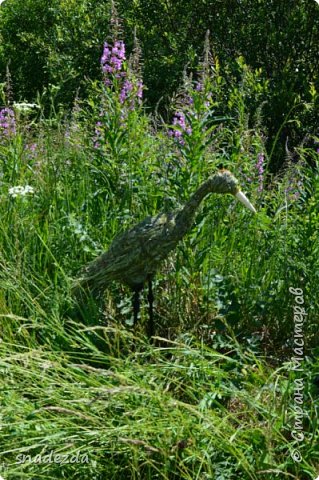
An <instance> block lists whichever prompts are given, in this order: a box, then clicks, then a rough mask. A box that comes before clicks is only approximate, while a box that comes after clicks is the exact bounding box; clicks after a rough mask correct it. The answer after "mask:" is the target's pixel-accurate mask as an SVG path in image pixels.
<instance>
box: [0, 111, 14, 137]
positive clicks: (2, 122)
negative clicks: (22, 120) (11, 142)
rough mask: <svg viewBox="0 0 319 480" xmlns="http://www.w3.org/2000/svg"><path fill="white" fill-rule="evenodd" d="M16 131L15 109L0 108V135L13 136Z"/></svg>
mask: <svg viewBox="0 0 319 480" xmlns="http://www.w3.org/2000/svg"><path fill="white" fill-rule="evenodd" d="M15 133H16V120H15V115H14V111H13V110H12V109H11V108H2V109H1V110H0V135H1V136H4V137H11V136H12V135H14V134H15Z"/></svg>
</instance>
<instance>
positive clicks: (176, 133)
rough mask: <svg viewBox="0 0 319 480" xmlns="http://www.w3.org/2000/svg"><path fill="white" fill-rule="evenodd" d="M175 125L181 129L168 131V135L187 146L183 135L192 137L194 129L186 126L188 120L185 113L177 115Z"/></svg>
mask: <svg viewBox="0 0 319 480" xmlns="http://www.w3.org/2000/svg"><path fill="white" fill-rule="evenodd" d="M173 125H174V126H176V127H179V128H178V129H175V128H174V129H170V130H168V135H169V136H170V137H173V138H176V139H177V140H178V143H179V144H181V145H185V141H184V139H183V134H184V133H186V134H187V135H191V133H192V129H191V127H187V126H186V118H185V115H184V113H183V112H176V113H175V115H174V118H173Z"/></svg>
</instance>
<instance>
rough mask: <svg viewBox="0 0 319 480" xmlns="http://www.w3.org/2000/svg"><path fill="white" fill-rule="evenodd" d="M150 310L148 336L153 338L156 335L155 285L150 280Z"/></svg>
mask: <svg viewBox="0 0 319 480" xmlns="http://www.w3.org/2000/svg"><path fill="white" fill-rule="evenodd" d="M147 298H148V308H149V310H148V311H149V321H148V332H147V333H148V336H149V337H150V338H151V337H152V336H153V335H154V317H153V302H154V295H153V285H152V280H151V279H149V280H148V297H147Z"/></svg>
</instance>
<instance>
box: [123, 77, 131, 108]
mask: <svg viewBox="0 0 319 480" xmlns="http://www.w3.org/2000/svg"><path fill="white" fill-rule="evenodd" d="M132 90H133V83H132V82H131V81H130V80H127V79H126V80H124V82H123V86H122V90H121V93H120V102H121V103H124V102H125V100H126V99H127V98H128V96H129V94H130V92H131V91H132Z"/></svg>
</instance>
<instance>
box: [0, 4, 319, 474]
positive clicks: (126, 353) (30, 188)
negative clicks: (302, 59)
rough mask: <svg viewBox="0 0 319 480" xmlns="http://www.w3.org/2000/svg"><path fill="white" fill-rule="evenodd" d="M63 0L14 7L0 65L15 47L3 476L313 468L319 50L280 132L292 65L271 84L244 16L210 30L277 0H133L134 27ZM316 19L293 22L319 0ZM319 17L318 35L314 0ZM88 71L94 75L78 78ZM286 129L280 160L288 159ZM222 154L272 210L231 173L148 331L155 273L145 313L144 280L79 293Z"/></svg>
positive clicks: (103, 7) (0, 421) (6, 98)
mask: <svg viewBox="0 0 319 480" xmlns="http://www.w3.org/2000/svg"><path fill="white" fill-rule="evenodd" d="M268 3H270V2H268ZM286 3H287V4H288V5H290V3H289V2H286ZM184 5H185V3H184ZM205 5H206V7H205V8H208V7H209V4H208V2H206V4H205ZM280 5H281V2H274V3H271V6H272V9H273V11H274V12H276V14H274V15H275V16H274V17H273V18H274V19H275V20H276V22H277V21H278V22H284V20H283V19H282V17H281V16H280V15H279V13H280V10H279V6H280ZM46 6H47V9H45V8H44V2H42V1H40V0H34V1H31V0H26V1H25V2H24V3H21V2H20V1H19V2H18V1H15V0H5V3H4V4H3V6H2V7H1V29H2V30H1V32H2V36H3V42H2V43H1V49H2V50H1V55H2V57H1V58H2V68H3V72H4V71H5V63H6V62H5V61H4V59H5V58H7V57H6V56H7V55H8V52H11V53H10V58H11V62H12V63H11V64H10V72H11V79H10V78H9V77H10V75H8V74H7V76H6V82H4V84H3V89H2V98H3V102H4V106H3V108H0V182H1V191H0V318H1V325H0V407H1V408H0V477H1V478H4V480H11V479H12V480H17V479H18V480H20V479H21V480H22V479H27V480H34V479H38V478H42V479H43V480H51V479H53V478H54V479H56V478H79V479H86V478H90V479H93V480H104V479H105V478H111V479H112V478H114V479H119V480H121V479H123V480H124V479H132V480H136V479H141V480H153V479H162V480H181V479H185V480H194V479H198V480H222V479H227V480H231V479H238V478H239V479H244V480H248V479H250V480H257V479H258V480H259V479H262V480H276V479H278V478H292V479H294V480H313V479H314V478H315V477H316V476H317V475H318V468H319V454H318V448H317V445H318V440H319V438H318V419H319V412H318V402H317V401H316V400H317V398H318V393H319V392H318V353H319V352H318V341H317V335H318V333H317V332H318V326H319V324H318V311H319V237H318V224H319V214H318V212H319V208H318V207H319V171H318V166H317V165H318V157H319V147H318V140H319V139H318V136H316V135H311V131H310V127H309V131H308V132H307V133H308V136H309V141H305V142H301V143H300V142H299V140H298V139H297V137H298V135H302V134H303V129H306V124H304V125H301V124H299V123H298V122H300V121H301V118H302V119H303V120H305V121H306V119H307V121H309V122H310V123H309V125H310V126H311V125H312V123H311V122H312V121H313V119H314V118H315V115H316V111H315V109H314V107H315V102H316V101H317V100H316V99H317V94H316V90H315V88H316V87H315V79H316V75H317V72H315V71H314V72H312V74H313V77H312V79H313V84H312V85H310V90H309V89H308V87H309V83H308V81H309V78H310V77H309V75H310V73H309V71H307V72H308V73H307V72H306V73H305V77H304V80H303V86H300V89H301V90H300V91H301V93H300V98H299V97H298V99H297V100H298V102H299V103H294V102H295V101H296V100H295V97H294V95H295V93H296V91H297V90H296V89H295V87H296V86H294V87H293V88H292V90H290V93H289V92H288V93H287V98H288V97H289V101H290V100H291V102H292V103H291V105H290V104H289V105H288V103H289V102H288V103H287V104H286V103H285V101H284V100H283V99H282V98H279V96H278V102H279V100H280V101H281V100H282V101H283V105H284V106H283V109H284V110H285V109H286V108H289V109H290V110H291V111H290V115H291V117H289V116H287V115H288V113H289V112H288V111H287V112H286V111H285V113H284V115H286V117H287V118H286V121H285V123H283V121H279V123H278V126H279V128H278V129H277V130H274V138H273V142H272V143H269V141H270V140H269V138H270V137H268V133H267V132H268V131H269V130H270V123H269V121H270V120H269V119H267V116H266V109H267V108H269V115H270V114H272V111H271V109H270V106H271V105H273V108H275V105H276V103H275V98H276V95H279V93H278V92H280V88H281V87H282V88H283V89H286V88H287V85H286V86H285V83H284V80H282V82H283V83H282V85H281V87H280V85H279V84H280V82H279V84H278V85H276V88H275V87H274V86H275V83H274V82H275V74H274V73H271V75H270V73H269V72H268V73H267V74H266V73H265V70H264V66H263V65H262V64H261V59H259V60H258V62H260V63H258V62H257V60H256V62H257V63H256V64H254V65H253V67H250V66H249V65H248V63H250V64H253V60H252V58H248V50H249V48H248V46H249V41H248V40H249V38H250V37H249V32H248V31H247V30H245V32H246V33H243V32H242V31H241V30H240V32H239V33H238V37H236V35H235V34H234V37H232V36H230V37H231V39H232V38H233V40H232V41H233V43H234V50H233V51H232V54H231V55H229V58H227V50H226V48H227V45H226V37H227V35H226V36H225V37H222V33H223V30H222V29H221V30H220V32H219V35H220V39H221V40H220V45H219V47H218V43H217V40H216V38H217V34H218V29H217V28H216V31H215V33H214V31H213V29H212V32H211V35H210V40H211V42H212V44H213V52H212V50H211V48H210V42H209V36H208V35H206V39H205V41H204V40H203V39H202V38H201V39H200V37H201V36H204V34H203V31H202V30H203V29H204V28H206V27H207V26H210V27H211V25H208V24H207V22H209V21H213V19H215V17H217V14H218V15H224V17H223V18H224V19H225V18H226V17H227V19H228V20H227V22H228V23H226V25H228V27H227V28H229V32H232V31H233V28H234V27H233V24H232V22H233V21H234V19H235V18H237V17H236V15H237V16H238V15H239V13H238V12H239V11H242V13H243V12H245V13H246V14H247V18H249V16H251V22H256V28H257V27H258V28H260V29H261V31H263V29H264V30H265V31H266V30H267V25H266V26H264V25H263V22H262V19H263V17H260V16H259V17H258V16H257V17H256V18H255V16H254V12H255V13H256V9H257V10H258V9H259V10H258V12H259V13H260V15H261V12H264V14H265V10H264V8H265V5H264V2H254V3H253V2H251V3H249V2H246V1H242V2H229V3H227V2H215V3H214V4H213V5H212V6H214V8H215V7H216V8H217V6H219V9H218V10H216V11H215V14H214V15H215V16H214V17H211V18H210V17H209V16H206V17H207V18H206V17H205V15H204V13H205V11H207V10H205V8H204V2H197V7H196V8H198V10H197V13H198V19H199V21H198V25H196V24H195V22H193V23H192V25H190V22H191V17H190V13H189V12H190V11H193V10H192V9H195V2H194V4H193V6H192V2H189V7H191V6H192V8H189V11H188V10H187V9H185V8H184V9H183V8H182V4H181V3H180V2H178V1H177V2H174V3H171V4H169V3H165V4H164V2H156V3H155V2H154V4H153V3H152V2H148V3H147V5H142V3H138V2H134V3H133V2H127V5H126V8H124V7H125V4H124V2H122V3H121V2H120V3H119V10H120V13H121V16H122V18H123V19H124V24H123V26H122V27H121V26H120V25H119V24H118V23H117V21H116V16H115V14H114V6H112V5H110V4H108V3H104V2H99V3H98V2H94V1H93V0H92V1H90V2H89V1H87V2H84V1H83V2H81V3H79V2H73V1H63V2H62V1H59V2H58V1H54V0H51V1H50V2H46ZM290 6H291V8H290V13H291V19H294V18H295V17H296V18H297V19H298V18H299V17H298V15H297V14H298V12H299V13H300V12H304V13H305V12H306V5H305V4H304V2H299V3H298V5H297V3H296V2H294V3H293V4H292V3H291V5H290ZM142 7H143V8H142ZM226 7H227V8H228V9H230V10H227V8H226ZM244 7H245V8H246V10H244ZM248 7H249V8H248ZM297 7H298V8H299V7H300V9H301V10H300V9H298V8H297ZM307 8H308V7H307ZM28 9H29V10H28ZM167 9H168V10H169V13H171V17H169V19H170V22H168V21H166V20H167V13H168V12H167ZM241 9H243V10H241ZM307 11H308V10H307ZM309 11H311V9H310V10H309ZM36 12H37V13H36ZM227 12H228V13H229V12H232V14H233V16H232V15H228V16H227V15H226V14H227ZM36 14H37V15H42V17H41V18H42V22H39V23H38V24H35V15H36ZM182 14H183V15H182ZM248 14H249V15H248ZM28 15H29V16H30V22H28V21H27V18H28ZM139 16H140V17H139ZM33 17H34V18H33ZM146 17H147V18H146ZM179 17H180V23H179V24H178V25H180V30H179V31H174V25H175V30H176V23H175V24H174V22H173V19H174V21H175V20H176V18H179ZM138 18H139V20H137V19H138ZM156 18H157V21H155V19H156ZM18 19H20V20H19V21H17V20H18ZM75 19H77V20H76V21H73V20H75ZM33 20H34V24H33V25H32V22H33ZM109 20H110V22H111V23H110V26H109V23H108V22H109ZM299 20H300V21H299V23H298V22H297V20H296V25H295V28H296V29H297V28H298V26H299V28H301V26H300V25H306V22H308V21H310V18H308V14H307V15H306V13H305V15H302V16H301V18H300V19H299ZM15 21H16V25H15V23H14V22H15ZM165 21H166V23H167V24H168V23H169V24H170V30H169V29H168V27H165ZM237 21H238V22H239V18H237ZM291 21H292V20H291ZM269 22H270V20H269ZM303 22H304V23H303ZM136 23H137V24H138V25H137V27H138V29H137V30H138V36H139V37H140V40H141V42H142V44H143V49H142V50H143V51H144V80H143V78H142V68H141V48H140V44H139V42H138V41H137V39H136V38H135V40H133V38H131V37H129V38H131V41H128V42H125V41H124V31H125V29H126V31H129V32H130V34H131V33H132V27H133V25H134V24H136ZM246 23H247V25H245V29H247V28H248V25H249V22H246ZM299 24H300V25H299ZM313 24H314V29H313V35H315V32H316V30H315V29H316V28H317V27H316V13H315V12H313ZM268 27H269V25H268ZM162 28H163V29H165V28H167V29H166V30H165V32H170V35H168V36H166V35H164V33H163V35H162V34H160V32H161V29H162ZM187 28H189V29H190V30H189V32H188V30H187ZM237 28H238V26H237ZM242 28H244V27H242ZM10 29H11V30H10ZM93 31H94V34H93V33H92V32H93ZM90 32H91V33H90ZM185 32H186V33H187V32H188V35H186V33H185ZM91 34H92V35H91ZM306 34H308V31H307V32H305V35H306ZM161 35H162V36H161ZM189 35H190V36H191V38H192V42H194V45H193V46H192V47H189V49H187V48H186V43H187V42H186V39H187V38H186V37H187V36H189ZM196 35H197V36H196ZM276 35H277V31H274V32H273V37H274V38H276ZM215 37H216V38H215ZM165 38H166V40H165ZM235 38H238V48H237V47H236V45H235ZM74 39H76V42H75V41H74ZM105 39H106V41H105ZM156 39H157V40H156ZM273 41H274V42H275V40H273ZM156 42H158V43H156ZM161 42H162V43H161ZM171 42H173V44H174V48H175V50H174V51H173V53H171V54H169V53H168V52H170V51H171V50H170V48H171V47H170V45H171ZM197 42H198V44H197ZM245 42H247V52H246V53H245V51H244V45H245ZM256 43H258V42H256ZM195 44H196V45H195ZM203 44H204V54H203V56H202V57H200V58H197V57H198V51H200V50H202V49H203ZM10 45H11V46H10ZM156 45H158V46H159V47H158V48H159V50H158V52H157V53H156ZM160 45H161V46H160ZM300 45H301V46H300ZM300 45H299V39H298V41H296V42H295V47H294V49H292V51H291V55H292V56H293V55H294V52H295V53H296V52H297V53H296V55H297V56H298V55H299V54H300V55H301V50H302V48H303V47H302V42H301V41H300ZM14 47H15V48H14ZM235 47H236V48H235ZM10 48H11V50H10ZM166 48H167V49H168V50H165V49H166ZM218 48H219V51H217V50H218ZM260 48H261V47H260ZM268 48H269V49H268V50H267V49H265V51H266V53H267V55H270V53H269V52H270V51H271V52H272V54H271V55H273V62H274V64H275V63H276V62H277V61H278V62H279V59H277V58H275V54H274V50H272V48H271V43H270V44H269V46H268ZM148 49H149V50H148ZM197 49H198V51H197ZM23 50H24V51H25V56H23V55H21V51H23ZM257 51H258V48H257V46H256V50H255V57H256V59H257V58H259V57H258V55H257V53H256V52H257ZM181 52H183V55H185V56H183V55H181ZM216 52H217V54H216ZM298 52H299V53H298ZM39 53H41V55H40V54H39ZM237 54H241V55H240V56H237ZM251 55H253V53H252V52H251ZM271 55H270V56H271ZM278 55H279V54H278ZM281 55H282V56H283V55H284V53H283V52H281ZM309 55H314V57H315V53H314V52H313V50H311V49H310V53H309ZM186 60H189V61H190V60H192V61H190V64H189V68H188V70H187V71H184V73H183V74H181V72H182V69H183V65H184V61H186ZM285 61H286V60H285ZM311 61H312V62H313V63H312V65H315V59H314V58H312V59H311ZM30 62H35V63H34V65H35V70H32V69H30ZM283 62H284V61H283ZM289 64H290V61H288V60H287V65H289ZM278 65H280V63H278ZM282 65H284V63H283V64H282ZM28 67H29V68H28ZM276 68H277V67H276ZM287 68H288V67H287ZM293 68H295V67H293ZM298 68H299V67H298ZM300 68H301V67H300ZM305 68H306V67H305ZM307 68H308V65H307ZM157 69H159V70H157ZM284 70H285V68H282V71H281V73H280V72H279V71H278V77H276V78H277V80H278V78H279V76H280V75H282V79H284ZM157 71H161V73H160V74H157V73H156V72H157ZM84 72H85V75H87V76H90V77H91V78H92V81H89V80H88V78H87V79H86V80H85V82H84V83H83V82H82V80H83V78H84ZM3 75H4V73H3ZM276 75H277V73H276ZM288 78H290V77H289V75H288V74H287V79H288ZM145 79H146V82H147V84H146V85H145ZM166 79H167V83H166ZM287 81H288V80H287ZM156 82H163V83H158V84H156ZM156 85H157V86H156ZM42 87H45V90H44V91H42V93H41V94H40V95H38V96H37V90H41V89H42ZM78 87H82V90H81V89H80V90H78ZM177 87H179V88H177ZM274 88H275V89H274ZM162 90H163V91H162ZM173 90H176V92H175V95H174V96H173V98H172V99H170V100H169V101H168V99H167V101H166V100H165V102H166V104H167V105H168V108H169V111H170V115H167V116H165V115H162V116H161V115H160V114H159V112H160V109H158V110H157V111H156V112H155V113H150V110H149V108H145V102H144V100H143V97H145V95H147V99H148V102H149V103H148V105H149V104H150V103H155V102H156V100H157V99H158V98H159V96H160V95H162V94H163V93H164V91H165V92H166V93H171V92H172V91H173ZM75 91H77V94H76V98H75V99H74V96H75ZM309 92H310V96H311V98H310V97H309V98H308V95H309ZM298 95H299V94H298ZM298 95H297V96H298ZM12 96H13V97H14V98H15V99H17V98H19V97H21V99H32V100H34V99H35V100H36V101H35V102H34V103H32V104H27V103H21V102H20V103H17V102H15V103H13V102H12V100H13V98H12ZM296 98H297V97H296ZM72 99H73V100H74V101H73V103H72V108H70V109H68V108H67V105H68V103H70V102H71V100H72ZM264 100H267V102H269V104H267V105H266V106H263V101H264ZM311 100H312V102H311ZM272 101H274V103H273V104H271V103H270V102H272ZM62 104H63V105H62ZM278 108H279V107H278ZM280 108H281V107H280ZM299 108H300V110H299ZM278 111H279V110H278ZM163 112H164V110H162V113H163ZM301 112H302V113H301ZM301 114H302V115H303V116H302V117H301V116H300V115H301ZM267 115H268V114H267ZM281 115H282V114H281ZM281 118H283V117H281ZM292 120H293V123H289V122H291V121H292ZM289 126H292V128H296V129H295V130H293V131H295V132H296V137H295V139H296V143H295V149H294V151H292V150H291V144H290V143H289V142H290V140H289V142H288V143H287V142H286V135H287V131H285V129H286V128H288V127H289ZM289 128H290V127H289ZM281 136H283V139H284V140H285V141H284V144H285V143H287V144H286V147H285V150H286V151H285V156H284V157H282V161H283V165H282V166H283V168H282V169H281V171H280V172H278V173H276V174H274V173H272V170H271V166H270V165H271V162H272V161H273V158H274V152H275V150H276V148H277V147H276V146H277V145H279V144H280V138H281ZM289 138H290V137H289ZM316 142H317V143H316ZM221 165H222V166H223V167H226V168H228V169H230V170H231V171H232V172H233V173H234V174H235V176H236V177H237V178H238V180H239V183H240V185H241V187H242V189H243V191H245V193H247V196H248V197H249V199H250V200H251V202H252V203H253V204H254V205H255V207H256V209H257V214H256V215H253V214H252V212H250V211H248V210H245V209H244V208H243V206H242V205H241V204H238V203H236V201H235V200H234V198H233V197H232V196H230V195H226V196H221V195H220V196H217V195H211V196H209V197H207V198H206V199H205V201H204V202H203V204H202V206H201V208H200V209H199V210H198V215H197V217H196V222H195V225H194V228H193V229H192V230H191V231H190V232H189V234H188V235H187V236H186V237H185V239H184V240H183V241H182V242H180V244H179V246H178V248H177V249H176V251H174V252H173V253H172V254H171V255H170V257H169V258H168V259H167V261H166V262H164V263H163V265H162V268H161V269H160V271H159V272H158V275H157V277H156V279H154V280H155V281H154V291H155V311H156V317H155V321H156V335H157V337H156V338H154V339H153V342H151V341H150V340H149V339H147V338H146V337H145V331H146V329H145V324H146V321H147V314H148V312H147V303H146V294H144V298H143V299H142V311H141V318H140V321H139V323H138V325H136V326H135V327H134V326H133V325H132V306H131V292H130V291H129V289H127V288H126V287H124V286H121V285H118V284H116V283H114V284H113V283H112V284H110V285H109V288H108V289H107V291H106V292H105V293H104V294H103V295H102V296H101V298H100V299H98V301H93V302H92V304H91V303H89V304H88V305H87V307H88V308H87V309H82V311H81V312H79V308H78V307H79V305H78V301H77V299H76V298H74V296H73V294H72V286H73V285H74V280H75V279H76V278H77V277H78V275H79V272H80V271H81V268H82V267H83V265H85V264H86V263H87V262H89V261H90V260H92V259H94V258H96V256H97V255H98V254H99V253H101V252H102V251H104V250H105V249H107V248H108V246H109V245H110V243H111V242H112V240H113V238H114V237H115V235H116V234H118V233H120V232H121V231H123V230H125V229H127V228H129V227H131V226H132V225H134V224H135V223H136V222H138V221H139V220H141V219H143V218H144V217H146V216H147V215H152V214H155V213H157V212H159V211H169V210H172V209H174V208H178V207H180V205H182V204H183V203H184V202H185V201H186V199H188V198H189V196H190V194H191V193H192V192H193V191H194V190H195V189H196V188H197V187H198V186H199V185H200V184H201V182H203V181H204V180H206V179H207V177H208V176H209V175H211V174H212V172H214V171H215V170H216V169H217V168H218V167H220V166H221ZM299 364H300V365H299ZM296 367H298V368H296ZM56 455H60V456H61V455H62V456H63V457H56ZM65 455H66V457H65ZM64 460H66V461H64Z"/></svg>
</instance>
